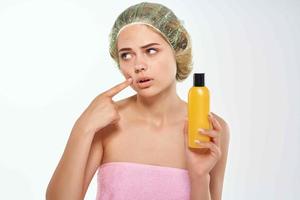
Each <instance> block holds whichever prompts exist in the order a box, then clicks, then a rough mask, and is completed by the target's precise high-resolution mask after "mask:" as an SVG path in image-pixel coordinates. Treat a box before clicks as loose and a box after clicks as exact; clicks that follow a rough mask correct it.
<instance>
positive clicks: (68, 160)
mask: <svg viewBox="0 0 300 200" xmlns="http://www.w3.org/2000/svg"><path fill="white" fill-rule="evenodd" d="M92 140H93V134H92V133H89V132H87V131H85V130H82V129H81V128H80V127H76V125H75V127H74V128H73V130H72V132H71V134H70V137H69V140H68V142H67V145H66V148H65V150H64V153H63V155H62V158H61V160H60V162H59V164H58V166H57V168H56V169H55V172H54V174H53V176H52V178H51V180H50V183H49V185H48V188H47V193H46V199H47V200H52V199H55V200H63V199H74V200H75V199H76V200H79V199H82V189H83V181H84V171H85V167H86V163H87V159H88V155H89V151H90V147H91V143H92Z"/></svg>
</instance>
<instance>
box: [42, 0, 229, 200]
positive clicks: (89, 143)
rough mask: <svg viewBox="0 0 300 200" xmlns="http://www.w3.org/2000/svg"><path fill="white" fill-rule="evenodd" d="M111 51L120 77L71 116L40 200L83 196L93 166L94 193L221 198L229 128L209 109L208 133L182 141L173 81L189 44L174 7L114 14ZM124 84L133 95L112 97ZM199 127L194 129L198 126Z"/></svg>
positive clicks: (140, 7) (180, 105)
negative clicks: (193, 144) (191, 143)
mask: <svg viewBox="0 0 300 200" xmlns="http://www.w3.org/2000/svg"><path fill="white" fill-rule="evenodd" d="M110 36H111V37H110V39H111V40H110V54H111V56H112V58H113V59H114V60H115V61H116V62H117V64H118V67H119V69H120V71H121V73H122V74H123V75H124V77H125V78H126V81H124V82H122V83H120V84H118V85H116V86H115V87H113V88H111V89H109V90H107V91H105V92H103V93H102V94H100V95H99V96H97V97H96V98H95V99H94V100H93V101H92V102H91V104H90V105H89V106H88V108H87V109H86V110H85V111H84V112H83V114H82V115H81V116H80V117H79V118H78V120H77V121H76V123H75V125H74V127H73V129H72V132H71V135H70V138H69V140H68V143H67V146H66V148H65V151H64V153H63V156H62V158H61V160H60V162H59V164H58V166H57V168H56V170H55V172H54V174H53V177H52V179H51V181H50V183H49V185H48V188H47V194H46V196H47V199H56V200H57V199H83V198H84V196H85V193H86V191H87V188H88V186H89V183H90V181H91V179H92V178H93V176H94V174H95V173H96V171H97V170H98V169H99V170H98V184H99V187H98V193H97V199H101V200H104V199H145V200H147V199H180V200H183V199H191V200H196V199H199V200H202V199H214V200H216V199H221V195H222V185H223V179H224V172H225V165H226V160H227V152H228V144H229V129H228V126H227V125H226V123H225V121H224V120H223V119H222V118H221V117H219V116H217V115H216V114H213V113H211V114H210V118H209V119H210V121H211V123H212V125H213V129H212V130H202V131H201V134H206V135H208V136H210V137H211V138H212V141H211V142H207V143H199V146H201V147H202V148H201V149H198V150H195V149H190V148H188V146H187V142H186V141H187V140H186V139H187V103H186V102H184V101H183V100H181V99H180V97H179V96H178V95H177V93H176V81H182V80H184V79H185V78H187V76H188V75H189V74H190V72H191V70H192V68H191V44H190V39H189V35H188V33H187V31H186V30H185V28H184V27H183V26H182V24H181V23H180V21H179V20H178V19H177V17H176V16H175V15H174V13H173V12H172V11H171V10H170V9H168V8H166V7H165V6H163V5H161V4H154V3H140V4H136V5H134V6H131V7H129V8H127V9H126V10H125V11H124V12H123V13H121V15H120V16H119V17H118V18H117V20H116V22H115V24H114V26H113V28H112V32H111V35H110ZM128 86H131V87H132V88H133V89H134V90H135V91H136V92H137V94H136V95H133V96H131V97H128V98H125V99H123V100H120V101H118V102H114V101H113V100H112V97H113V96H114V95H116V94H117V93H119V92H120V91H121V90H123V89H124V88H126V87H128ZM199 133H200V132H199Z"/></svg>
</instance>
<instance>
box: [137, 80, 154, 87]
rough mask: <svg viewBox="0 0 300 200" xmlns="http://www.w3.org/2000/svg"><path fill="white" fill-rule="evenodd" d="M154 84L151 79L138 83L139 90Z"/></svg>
mask: <svg viewBox="0 0 300 200" xmlns="http://www.w3.org/2000/svg"><path fill="white" fill-rule="evenodd" d="M152 83H153V79H149V80H147V81H144V82H138V83H137V85H138V87H139V88H148V87H150V86H151V85H152Z"/></svg>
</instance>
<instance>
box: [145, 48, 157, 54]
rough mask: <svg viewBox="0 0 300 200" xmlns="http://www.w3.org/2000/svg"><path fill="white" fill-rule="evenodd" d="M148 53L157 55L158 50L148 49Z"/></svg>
mask: <svg viewBox="0 0 300 200" xmlns="http://www.w3.org/2000/svg"><path fill="white" fill-rule="evenodd" d="M147 52H148V53H149V54H155V53H156V52H157V50H156V49H154V48H149V49H147Z"/></svg>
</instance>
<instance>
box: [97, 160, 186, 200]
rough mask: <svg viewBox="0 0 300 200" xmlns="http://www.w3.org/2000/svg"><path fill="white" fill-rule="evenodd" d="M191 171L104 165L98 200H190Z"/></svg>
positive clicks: (99, 172)
mask: <svg viewBox="0 0 300 200" xmlns="http://www.w3.org/2000/svg"><path fill="white" fill-rule="evenodd" d="M189 181H190V180H189V175H188V171H187V170H185V169H179V168H174V167H163V166H157V165H148V164H140V163H132V162H109V163H104V164H103V165H101V166H100V167H99V169H98V173H97V182H98V191H97V197H96V200H189V196H190V182H189Z"/></svg>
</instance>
